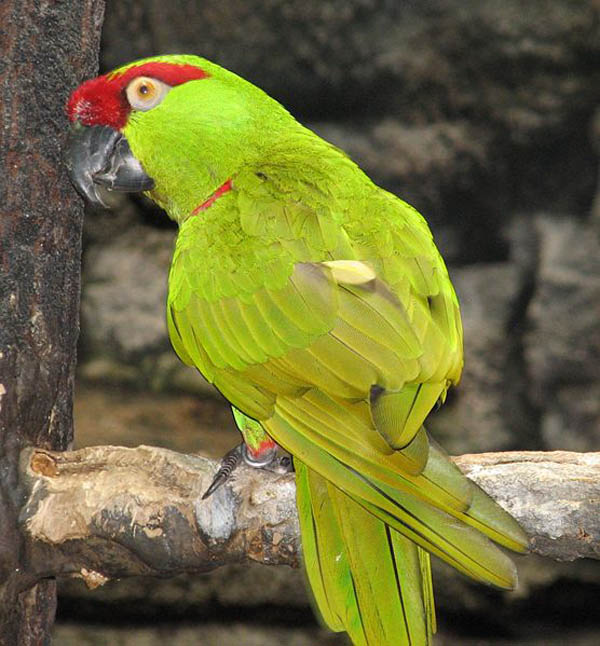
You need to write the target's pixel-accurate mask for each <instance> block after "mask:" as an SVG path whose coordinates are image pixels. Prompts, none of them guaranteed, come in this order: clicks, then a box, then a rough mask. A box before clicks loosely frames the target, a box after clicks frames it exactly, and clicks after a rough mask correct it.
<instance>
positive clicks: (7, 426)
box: [0, 0, 104, 646]
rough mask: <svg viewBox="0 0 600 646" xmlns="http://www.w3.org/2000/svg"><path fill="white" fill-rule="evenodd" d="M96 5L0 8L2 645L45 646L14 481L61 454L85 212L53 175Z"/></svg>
mask: <svg viewBox="0 0 600 646" xmlns="http://www.w3.org/2000/svg"><path fill="white" fill-rule="evenodd" d="M103 11H104V2H103V0H82V1H81V2H39V0H5V1H3V2H1V3H0V24H1V25H2V27H1V28H2V37H0V61H2V63H1V64H0V81H1V82H0V168H1V169H2V172H1V173H0V645H5V644H6V645H7V646H15V645H18V646H26V645H30V644H31V645H33V644H45V643H47V642H48V640H49V638H50V637H49V631H50V627H51V624H52V621H53V618H54V609H55V600H56V594H55V584H54V581H52V580H45V581H38V580H37V579H36V578H35V576H32V574H31V572H30V571H29V568H28V564H27V562H26V546H25V544H24V542H23V537H22V536H21V534H20V532H19V524H18V515H19V511H20V509H21V505H22V503H23V495H24V491H23V489H22V487H21V484H20V482H19V479H18V461H19V455H20V452H21V449H22V448H23V447H24V446H27V445H30V446H31V445H35V446H44V447H46V448H49V449H50V448H51V449H65V448H67V446H68V445H69V443H70V442H71V440H72V437H73V423H72V390H73V377H74V372H75V349H76V343H77V335H78V331H79V326H78V320H79V318H78V312H79V276H80V256H81V225H82V219H83V205H82V203H81V200H79V199H78V198H77V197H76V193H75V191H74V190H73V189H72V188H71V186H70V183H69V181H68V178H67V173H66V169H65V168H64V165H63V163H62V150H61V146H62V143H63V141H64V139H65V137H66V135H67V131H68V124H67V120H66V117H65V115H64V104H65V100H66V98H67V96H68V93H69V91H70V90H71V89H73V88H74V87H76V86H77V85H78V83H80V82H81V80H82V79H83V78H85V77H86V76H90V75H91V74H92V72H94V71H95V70H96V69H97V66H98V44H99V40H100V27H101V24H102V16H103Z"/></svg>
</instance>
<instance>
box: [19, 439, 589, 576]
mask: <svg viewBox="0 0 600 646" xmlns="http://www.w3.org/2000/svg"><path fill="white" fill-rule="evenodd" d="M456 463H457V464H458V466H459V467H460V468H461V469H462V470H463V471H464V472H465V473H466V474H467V475H468V476H469V477H470V478H472V479H473V480H474V481H476V482H477V483H478V484H479V485H481V487H483V489H485V490H486V491H487V492H488V493H489V494H490V495H491V496H492V497H493V498H495V499H496V500H497V501H498V502H499V503H500V504H501V505H502V506H503V507H505V508H506V509H507V510H508V511H510V512H511V513H512V514H513V515H514V516H515V517H516V518H517V520H519V522H520V523H521V524H522V526H523V527H524V529H525V530H526V531H527V532H528V533H529V534H530V536H531V551H532V552H536V553H537V554H541V555H543V556H549V557H551V558H554V559H557V560H573V559H576V558H581V557H592V558H600V453H588V454H579V453H568V452H562V451H558V452H553V453H541V452H510V453H484V454H480V455H464V456H461V457H458V458H456ZM217 468H218V463H217V462H215V461H213V460H209V459H207V458H204V457H201V456H196V455H183V454H180V453H175V452H173V451H169V450H166V449H160V448H156V447H149V446H140V447H138V448H136V449H128V448H123V447H113V446H98V447H89V448H85V449H80V450H78V451H71V452H65V453H60V452H53V451H46V450H41V449H28V450H26V451H24V452H23V454H22V460H21V472H22V479H23V482H24V484H25V486H26V488H27V502H26V504H25V506H24V507H23V510H22V513H21V523H22V525H23V526H24V528H25V529H26V532H27V534H28V535H29V537H30V539H31V540H30V543H29V558H28V561H29V569H30V571H31V572H32V573H34V574H35V575H37V576H60V575H70V576H80V577H82V578H83V579H84V580H85V581H86V583H87V584H88V585H89V586H91V587H95V586H97V585H102V584H103V583H105V582H106V581H107V580H109V579H112V578H118V577H126V576H133V575H154V576H173V575H175V574H178V573H181V572H184V571H185V572H206V571H208V570H211V569H213V568H215V567H217V566H219V565H222V564H224V563H231V562H240V561H243V560H245V559H252V560H255V561H259V562H261V563H266V564H287V565H291V566H297V565H298V561H299V550H300V542H299V531H298V520H297V516H296V509H295V485H294V477H293V474H287V475H280V474H276V473H271V472H267V471H259V470H256V469H252V468H250V467H246V466H241V467H239V469H238V470H237V471H236V472H235V475H234V477H233V478H232V479H231V480H230V481H229V482H228V483H227V484H226V485H224V486H223V487H221V489H219V490H218V491H217V492H216V493H215V494H213V495H212V496H211V497H210V498H208V499H207V500H202V499H201V496H202V493H203V492H204V491H205V490H206V488H207V487H208V485H209V484H210V482H211V481H212V478H213V476H214V474H215V472H216V470H217Z"/></svg>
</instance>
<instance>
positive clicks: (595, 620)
mask: <svg viewBox="0 0 600 646" xmlns="http://www.w3.org/2000/svg"><path fill="white" fill-rule="evenodd" d="M599 12H600V5H599V3H598V2H597V1H595V0H554V1H542V0H529V1H528V2H522V0H504V1H503V2H499V1H492V0H478V1H465V0H445V1H443V0H419V1H417V0H403V1H402V0H303V2H291V1H290V0H260V1H259V0H204V1H203V2H199V1H197V2H195V1H193V0H171V1H170V2H168V3H166V2H164V1H163V0H120V2H108V3H107V8H106V22H105V27H104V36H103V47H102V51H101V67H102V70H101V71H106V70H108V69H110V68H112V67H114V66H116V65H119V64H121V63H124V62H127V61H129V60H132V59H135V58H139V57H142V56H148V55H153V54H159V53H194V54H199V55H201V56H204V57H206V58H210V59H212V60H214V61H215V62H218V63H220V64H221V65H224V66H225V67H228V68H230V69H232V70H234V71H235V72H237V73H238V74H240V75H242V76H244V77H245V78H247V79H249V80H251V81H253V82H254V83H256V84H258V85H259V86H261V87H262V88H263V89H265V90H266V91H267V92H269V93H270V94H271V95H273V96H274V97H275V98H277V99H278V100H280V101H281V102H283V103H284V104H285V105H286V106H287V107H288V108H289V109H290V110H291V112H292V113H294V114H295V115H296V116H297V117H298V119H299V120H300V121H302V122H303V123H305V124H307V125H308V126H310V127H311V128H312V129H314V130H315V131H316V132H318V133H319V134H321V135H322V136H323V137H325V138H326V139H328V140H330V141H332V142H333V143H335V144H336V145H338V146H340V147H341V148H343V149H344V150H346V151H347V152H348V153H349V154H350V155H351V156H352V157H353V158H354V159H355V160H356V161H357V162H358V163H359V164H360V165H361V166H362V167H363V168H364V169H365V170H366V171H367V172H368V173H369V174H370V175H371V177H372V178H373V179H374V180H375V181H376V182H377V183H379V184H380V185H381V186H383V187H385V188H387V189H389V190H391V191H393V192H395V193H397V194H398V195H400V196H402V197H403V198H404V199H406V200H407V201H409V202H410V203H412V204H413V205H414V206H415V207H416V208H417V209H418V210H419V211H421V212H422V213H423V214H424V215H425V217H426V218H427V220H428V221H429V223H430V225H431V228H432V229H433V231H434V235H435V237H436V240H437V243H438V246H439V247H440V249H441V251H442V254H443V255H444V257H445V258H446V260H447V261H448V263H449V266H450V271H451V275H452V278H453V281H454V284H455V286H456V288H457V291H458V293H459V297H460V299H461V305H462V311H463V316H464V325H465V345H466V347H465V352H466V367H465V372H464V378H463V381H462V384H461V386H460V388H459V389H458V390H456V391H455V392H452V393H451V394H450V396H449V398H448V403H447V405H446V406H444V407H443V408H442V410H440V411H439V412H438V413H436V414H435V415H433V416H432V417H431V418H430V420H429V422H428V426H429V428H430V430H432V431H433V434H434V435H435V436H436V438H437V439H438V440H439V441H440V442H441V443H442V444H443V445H444V446H445V447H446V448H447V449H448V450H449V451H450V452H451V453H455V454H459V453H465V452H481V451H502V450H511V449H538V450H554V449H567V450H574V451H594V450H595V451H598V450H600V324H599V320H600V193H598V155H599V153H600V110H598V106H600V15H599ZM114 207H115V208H114V210H113V212H111V213H93V214H92V213H89V214H88V217H87V219H86V225H85V227H86V228H85V251H84V274H83V280H84V288H83V298H82V334H81V347H80V364H79V379H78V385H77V392H76V402H75V404H76V406H75V408H76V410H75V414H76V419H75V424H76V442H77V445H78V446H86V445H91V444H120V445H126V446H136V445H138V444H142V443H144V444H154V445H159V446H166V447H169V448H174V449H177V450H180V451H198V452H200V453H203V454H207V455H211V456H214V457H220V456H221V455H223V454H224V453H225V452H226V450H228V449H229V448H230V447H231V446H233V445H234V444H236V443H237V442H238V436H237V433H236V432H235V431H234V430H233V424H232V420H231V416H230V413H229V412H228V409H227V407H226V406H225V404H224V402H223V400H222V399H221V398H220V397H219V396H218V395H217V394H216V393H215V392H214V391H212V389H211V387H210V386H208V385H207V384H206V383H205V382H204V381H203V380H202V379H201V378H200V377H199V375H198V374H196V373H195V372H193V371H192V370H191V369H189V368H186V367H184V366H183V365H182V364H180V363H179V362H178V360H177V359H176V357H175V355H174V353H173V352H172V350H171V349H170V346H169V342H168V340H167V336H166V329H165V323H164V301H165V295H166V278H167V271H168V266H169V261H170V256H171V249H172V244H173V239H174V236H175V230H174V228H173V227H172V226H171V224H170V223H169V221H168V220H167V219H166V217H165V216H164V215H163V214H161V213H160V212H159V211H157V210H156V209H155V208H153V207H152V206H151V205H149V204H148V203H147V202H144V201H143V200H141V199H139V198H133V199H132V198H125V199H121V200H117V201H116V202H115V204H114ZM518 566H519V572H520V578H521V583H520V587H519V589H518V590H517V591H516V592H514V593H500V592H497V591H494V590H490V589H487V588H483V587H481V586H477V585H474V584H471V583H470V582H469V581H467V580H466V579H464V578H462V577H461V576H460V575H458V574H456V573H454V572H453V571H450V570H449V569H447V568H444V567H441V566H440V567H437V568H436V574H435V587H436V600H437V608H438V616H439V636H438V639H437V642H436V643H437V644H440V645H445V644H447V645H451V644H452V645H454V644H564V643H567V642H569V643H570V644H573V645H577V644H581V645H584V644H586V645H587V644H589V645H592V644H594V645H596V644H598V643H600V614H599V613H598V612H597V609H598V604H599V601H600V563H599V562H597V561H579V562H575V563H556V562H552V561H546V560H542V559H534V558H521V559H519V560H518ZM165 639H169V640H170V642H171V643H172V644H173V646H180V645H187V644H205V645H207V646H213V645H217V644H218V646H230V645H231V646H232V645H235V646H255V645H256V646H271V645H273V646H274V645H279V644H282V643H283V644H289V645H290V646H308V645H324V646H339V645H342V644H347V642H346V640H345V638H343V637H340V636H339V635H330V634H328V633H326V632H325V631H323V630H321V629H320V628H319V626H318V623H317V622H316V621H315V620H314V618H313V615H312V612H311V609H310V603H309V601H308V598H307V595H306V594H305V592H304V582H303V576H302V574H301V573H300V572H297V571H293V570H291V569H288V568H283V567H279V568H268V567H265V566H257V565H255V566H247V565H244V566H239V567H227V568H221V569H219V570H217V571H215V572H214V573H212V574H210V575H206V576H196V577H180V578H177V579H173V580H168V581H161V580H154V579H139V580H128V581H123V582H116V583H110V584H108V585H107V586H105V587H104V588H101V589H99V590H95V591H87V590H86V589H85V588H84V586H83V584H81V583H80V582H77V581H68V582H62V583H61V594H60V600H59V610H58V622H57V625H56V628H55V636H54V643H55V644H58V645H59V646H63V645H64V646H72V645H73V646H74V645H80V644H82V645H86V644H111V645H112V644H115V645H121V644H122V645H127V646H154V645H158V644H163V643H164V641H165Z"/></svg>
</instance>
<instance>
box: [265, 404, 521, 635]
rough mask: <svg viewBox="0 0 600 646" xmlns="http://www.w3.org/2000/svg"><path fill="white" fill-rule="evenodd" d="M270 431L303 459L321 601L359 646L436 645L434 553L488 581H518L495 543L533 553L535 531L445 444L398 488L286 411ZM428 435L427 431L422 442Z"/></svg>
mask: <svg viewBox="0 0 600 646" xmlns="http://www.w3.org/2000/svg"><path fill="white" fill-rule="evenodd" d="M323 402H324V403H323V406H329V407H333V406H334V403H333V402H329V403H325V400H323ZM332 410H333V409H332ZM313 421H314V420H313ZM264 425H265V428H266V429H267V431H268V432H269V434H270V435H271V436H272V437H273V438H274V439H275V440H276V441H277V442H278V443H279V444H281V445H282V446H283V447H285V448H286V449H287V450H288V451H290V453H292V455H293V456H294V464H295V467H296V474H297V475H296V483H297V502H298V510H299V517H300V526H301V531H302V542H303V550H304V562H305V567H306V571H307V574H308V578H309V581H310V584H311V588H312V591H313V594H314V597H315V601H316V604H317V606H318V608H319V610H320V612H321V614H322V616H323V619H324V621H325V623H326V624H327V625H328V626H329V627H330V628H331V629H332V630H334V631H342V630H346V631H347V632H348V633H349V635H350V637H351V639H352V641H353V643H354V645H355V646H396V645H397V644H410V645H412V646H421V645H422V644H429V643H430V642H431V635H432V633H433V632H434V631H435V615H434V604H433V593H432V582H431V572H430V568H429V553H431V554H435V555H437V556H439V557H440V558H442V559H443V560H445V561H446V562H447V563H449V564H450V565H452V566H453V567H455V568H456V569H458V570H459V571H461V572H463V573H464V574H466V575H467V576H469V577H471V578H473V579H476V580H478V581H481V582H484V583H488V584H492V585H495V586H497V587H501V588H508V589H510V588H513V587H514V586H515V585H516V569H515V567H514V565H513V563H512V561H511V560H510V559H509V558H508V557H507V556H506V555H505V554H504V553H503V552H502V551H501V550H500V549H498V548H497V547H496V546H495V545H494V543H492V541H491V540H489V539H490V538H491V539H493V540H494V541H496V542H498V543H500V544H502V545H503V546H505V547H509V548H510V549H513V550H515V551H524V550H525V549H526V545H527V538H526V536H525V534H524V533H523V531H522V530H521V528H520V527H519V526H518V524H517V523H516V521H515V520H514V519H513V518H512V517H511V516H510V515H509V514H507V513H506V512H505V511H504V510H502V508H501V507H499V506H498V505H497V504H496V503H495V502H494V501H493V500H492V499H491V498H489V497H488V496H487V495H486V494H485V493H484V492H483V491H482V490H481V489H480V488H479V487H478V486H477V485H475V484H474V483H472V482H471V481H469V480H468V479H467V478H465V476H463V475H462V474H461V473H460V471H459V470H458V469H457V468H456V467H455V465H454V464H453V463H452V462H450V460H448V458H447V456H446V455H445V454H444V453H443V451H442V450H441V449H439V448H438V447H437V446H436V445H435V444H431V445H430V446H429V455H428V457H427V459H426V460H425V463H424V465H423V468H422V471H421V474H420V475H418V476H415V477H414V481H412V482H408V484H407V485H406V487H405V485H404V483H403V481H402V479H399V480H398V483H399V484H398V486H397V487H396V486H395V485H392V484H391V483H392V482H394V480H393V478H391V477H389V474H388V473H387V471H386V470H382V471H381V474H379V472H378V471H377V469H375V468H374V467H373V468H371V469H370V470H369V472H368V474H365V471H363V470H362V469H361V470H360V471H359V470H358V469H357V468H356V467H355V466H354V465H353V464H349V463H348V462H347V461H346V460H345V459H343V457H344V456H345V454H343V453H340V452H338V453H337V455H336V453H335V452H333V454H332V452H331V451H330V450H326V448H327V449H329V448H330V445H326V448H325V446H323V445H321V441H320V440H321V439H322V438H318V437H317V436H316V435H315V436H314V437H311V436H310V435H308V434H307V429H306V428H305V427H304V426H302V425H301V423H300V422H299V421H298V418H296V417H294V416H292V415H286V413H285V406H283V405H282V406H281V407H278V410H277V412H276V414H275V415H274V416H273V417H272V418H271V419H270V420H268V421H267V422H266V423H265V424H264ZM313 428H316V425H314V424H313ZM423 436H424V437H425V438H427V436H426V432H425V431H424V430H423V431H422V434H421V437H416V438H415V441H416V442H420V443H422V442H423ZM315 440H318V441H315ZM407 451H408V452H409V453H410V452H411V448H410V446H409V447H408V448H407ZM420 451H421V450H420ZM354 457H356V456H354ZM354 457H353V460H354ZM421 482H422V483H423V485H424V490H425V493H423V494H422V495H421V494H420V493H419V485H420V484H421ZM425 485H427V486H425ZM433 485H435V486H437V487H438V488H439V491H438V490H436V488H435V486H433Z"/></svg>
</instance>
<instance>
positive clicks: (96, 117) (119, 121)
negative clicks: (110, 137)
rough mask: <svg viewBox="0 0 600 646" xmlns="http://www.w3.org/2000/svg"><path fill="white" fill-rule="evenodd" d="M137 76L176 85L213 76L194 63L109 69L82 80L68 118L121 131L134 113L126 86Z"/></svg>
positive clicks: (157, 63)
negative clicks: (119, 70)
mask: <svg viewBox="0 0 600 646" xmlns="http://www.w3.org/2000/svg"><path fill="white" fill-rule="evenodd" d="M138 76H151V77H152V78H155V79H158V80H159V81H162V82H163V83H166V84H167V85H171V86H176V85H181V84H182V83H187V81H195V80H198V79H205V78H207V77H208V76H210V75H209V74H208V73H207V72H205V71H204V70H203V69H201V68H200V67H196V66H195V65H180V64H177V63H165V62H154V63H142V64H141V65H134V66H133V67H130V68H128V69H126V70H125V71H124V72H123V73H121V74H114V72H109V73H108V74H104V75H103V76H98V77H96V78H94V79H90V80H89V81H86V82H85V83H82V84H81V85H80V86H79V87H78V88H77V89H76V90H75V91H74V92H73V93H72V94H71V96H70V97H69V100H68V101H67V106H66V109H67V116H68V117H69V121H71V122H74V121H79V122H80V123H82V124H83V125H85V126H110V127H111V128H115V130H120V129H121V128H123V126H124V125H125V124H126V123H127V117H128V116H129V113H130V112H131V106H130V105H129V103H128V102H127V97H126V96H125V89H126V88H127V86H128V85H129V83H130V82H131V81H132V80H133V79H134V78H137V77H138Z"/></svg>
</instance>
